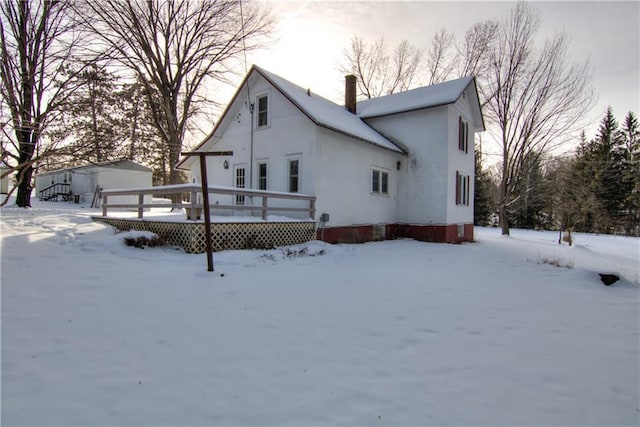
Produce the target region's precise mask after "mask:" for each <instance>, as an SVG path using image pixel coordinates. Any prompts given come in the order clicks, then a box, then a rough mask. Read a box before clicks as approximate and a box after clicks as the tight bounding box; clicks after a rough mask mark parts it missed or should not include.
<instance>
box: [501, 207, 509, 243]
mask: <svg viewBox="0 0 640 427" xmlns="http://www.w3.org/2000/svg"><path fill="white" fill-rule="evenodd" d="M498 220H499V221H500V228H501V229H502V235H503V236H508V235H509V219H508V218H507V206H506V205H505V204H504V203H500V207H499V208H498Z"/></svg>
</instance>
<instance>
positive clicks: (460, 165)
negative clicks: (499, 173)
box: [446, 98, 475, 224]
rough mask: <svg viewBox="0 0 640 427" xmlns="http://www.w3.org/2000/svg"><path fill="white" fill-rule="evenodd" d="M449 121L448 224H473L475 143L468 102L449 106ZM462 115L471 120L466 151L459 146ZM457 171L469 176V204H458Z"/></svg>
mask: <svg viewBox="0 0 640 427" xmlns="http://www.w3.org/2000/svg"><path fill="white" fill-rule="evenodd" d="M448 109H449V112H448V113H449V114H448V123H449V144H448V147H449V152H448V162H449V165H450V170H449V173H448V174H447V188H449V192H448V195H447V217H446V222H447V224H463V223H464V224H472V223H473V192H474V177H475V162H474V144H473V140H474V138H473V136H474V133H473V130H472V123H471V118H470V116H469V114H470V113H469V111H470V109H469V106H468V102H466V101H465V100H464V99H462V98H461V99H460V100H458V102H456V103H455V104H452V105H450V106H449V107H448ZM460 116H462V120H464V121H465V122H469V148H468V150H467V152H464V151H462V150H460V149H459V148H458V120H459V117H460ZM456 171H459V172H460V173H463V174H464V175H467V176H469V177H470V178H469V182H470V190H469V192H470V197H469V205H468V206H465V205H456Z"/></svg>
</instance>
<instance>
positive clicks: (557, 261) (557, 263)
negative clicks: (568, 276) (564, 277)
mask: <svg viewBox="0 0 640 427" xmlns="http://www.w3.org/2000/svg"><path fill="white" fill-rule="evenodd" d="M542 263H543V264H549V265H553V266H554V267H565V268H568V269H569V270H571V269H572V268H573V261H566V260H564V259H562V258H542Z"/></svg>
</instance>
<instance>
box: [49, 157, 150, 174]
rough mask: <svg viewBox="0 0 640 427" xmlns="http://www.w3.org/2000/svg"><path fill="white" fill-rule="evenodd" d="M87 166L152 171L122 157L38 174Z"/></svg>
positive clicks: (86, 167) (85, 167) (87, 167)
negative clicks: (121, 158)
mask: <svg viewBox="0 0 640 427" xmlns="http://www.w3.org/2000/svg"><path fill="white" fill-rule="evenodd" d="M89 168H111V169H121V170H134V171H141V172H152V170H151V169H150V168H148V167H146V166H142V165H141V164H138V163H135V162H132V161H131V160H126V159H123V160H110V161H106V162H100V163H91V164H88V165H82V166H73V167H70V168H62V169H56V170H52V171H47V172H42V173H40V174H39V175H47V174H54V173H60V172H64V171H73V170H78V169H89Z"/></svg>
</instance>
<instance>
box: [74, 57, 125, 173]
mask: <svg viewBox="0 0 640 427" xmlns="http://www.w3.org/2000/svg"><path fill="white" fill-rule="evenodd" d="M75 79H76V80H77V84H78V87H79V89H78V90H77V91H76V92H75V93H74V94H73V96H71V97H70V98H69V100H68V102H67V106H66V107H67V108H66V111H65V113H64V120H63V121H61V131H62V132H63V133H64V134H67V135H73V139H74V141H73V142H72V144H71V145H70V147H71V148H72V149H73V151H71V152H70V153H69V154H71V155H72V156H71V158H70V163H86V162H92V163H100V162H104V161H108V160H113V159H115V158H118V153H117V151H118V150H117V149H118V148H119V145H120V144H121V141H122V133H121V131H122V123H123V122H122V115H121V113H120V111H119V108H117V102H116V97H115V95H114V92H115V91H116V82H115V77H114V76H113V75H112V74H110V73H109V72H107V71H106V70H104V69H102V68H99V66H98V65H97V64H95V63H93V64H90V65H89V66H87V67H86V68H85V69H84V70H83V71H82V72H81V73H78V74H77V75H76V77H75ZM70 165H71V164H70Z"/></svg>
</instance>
